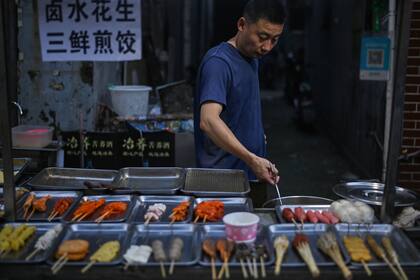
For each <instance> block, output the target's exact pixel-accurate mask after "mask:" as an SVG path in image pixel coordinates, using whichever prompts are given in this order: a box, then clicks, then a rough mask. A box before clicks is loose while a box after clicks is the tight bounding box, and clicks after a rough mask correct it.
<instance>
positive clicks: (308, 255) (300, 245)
mask: <svg viewBox="0 0 420 280" xmlns="http://www.w3.org/2000/svg"><path fill="white" fill-rule="evenodd" d="M293 247H295V248H296V250H297V251H298V253H299V255H300V256H301V258H302V259H303V260H304V261H305V263H306V264H307V265H308V268H309V271H310V272H311V274H312V277H314V278H318V277H319V275H320V272H319V269H318V266H317V265H316V263H315V260H314V257H313V256H312V252H311V248H310V247H309V239H308V237H307V236H306V235H304V234H302V233H297V234H296V236H295V239H294V240H293Z"/></svg>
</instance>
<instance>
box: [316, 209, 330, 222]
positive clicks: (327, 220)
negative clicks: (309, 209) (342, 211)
mask: <svg viewBox="0 0 420 280" xmlns="http://www.w3.org/2000/svg"><path fill="white" fill-rule="evenodd" d="M315 216H316V217H317V218H318V220H319V221H320V222H321V223H323V224H329V223H330V220H329V219H327V218H326V217H324V216H323V215H322V214H321V213H320V212H319V211H315Z"/></svg>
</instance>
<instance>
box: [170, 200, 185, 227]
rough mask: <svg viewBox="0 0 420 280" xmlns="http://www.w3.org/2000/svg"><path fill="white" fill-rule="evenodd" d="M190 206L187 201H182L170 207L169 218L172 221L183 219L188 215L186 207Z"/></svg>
mask: <svg viewBox="0 0 420 280" xmlns="http://www.w3.org/2000/svg"><path fill="white" fill-rule="evenodd" d="M189 208H190V202H189V201H183V202H181V203H180V204H178V205H177V206H176V207H175V208H174V209H172V214H171V216H170V217H171V220H172V221H173V222H179V221H184V220H185V219H186V218H187V216H188V209H189Z"/></svg>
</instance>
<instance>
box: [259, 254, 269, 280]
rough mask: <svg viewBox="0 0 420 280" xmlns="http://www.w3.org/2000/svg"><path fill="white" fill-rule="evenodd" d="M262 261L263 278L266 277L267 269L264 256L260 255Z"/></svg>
mask: <svg viewBox="0 0 420 280" xmlns="http://www.w3.org/2000/svg"><path fill="white" fill-rule="evenodd" d="M260 262H261V276H262V278H265V277H266V276H267V273H266V271H265V264H264V257H263V256H260Z"/></svg>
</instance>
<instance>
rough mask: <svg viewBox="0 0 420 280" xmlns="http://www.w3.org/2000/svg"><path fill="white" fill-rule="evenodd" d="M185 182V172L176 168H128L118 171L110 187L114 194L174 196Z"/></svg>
mask: <svg viewBox="0 0 420 280" xmlns="http://www.w3.org/2000/svg"><path fill="white" fill-rule="evenodd" d="M184 181H185V171H184V169H183V168H177V167H153V168H142V167H128V168H123V169H120V171H119V173H118V176H117V178H115V180H114V182H113V183H112V185H113V186H114V187H115V192H116V193H138V194H150V195H153V194H155V195H156V194H175V193H176V192H177V191H178V190H179V189H180V188H181V187H182V186H183V185H184Z"/></svg>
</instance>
